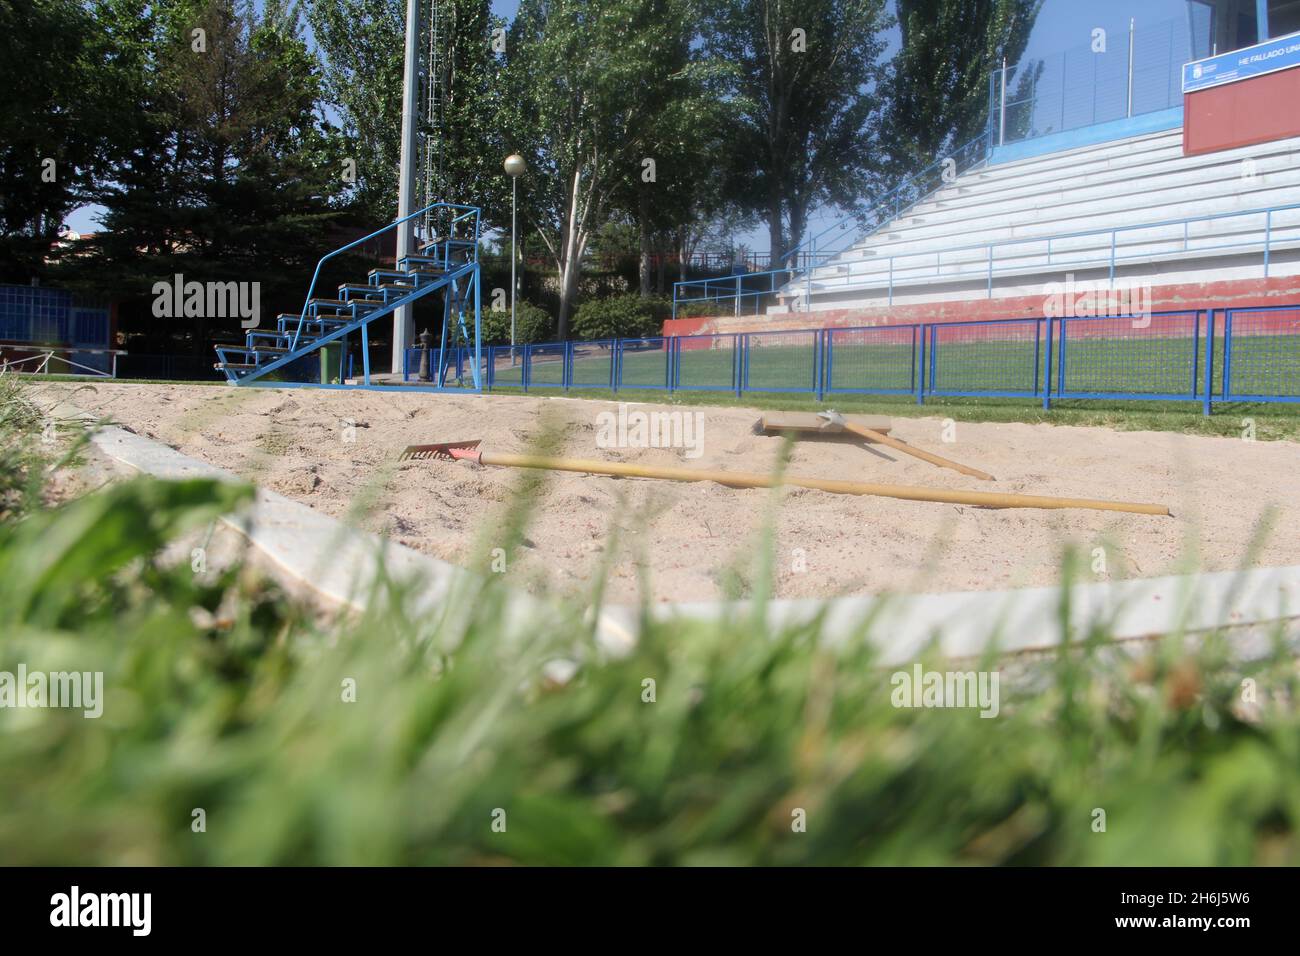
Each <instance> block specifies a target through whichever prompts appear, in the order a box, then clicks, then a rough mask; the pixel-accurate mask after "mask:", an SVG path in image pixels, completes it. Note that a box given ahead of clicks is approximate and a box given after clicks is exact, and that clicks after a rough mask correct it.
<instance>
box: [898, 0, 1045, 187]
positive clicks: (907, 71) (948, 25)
mask: <svg viewBox="0 0 1300 956" xmlns="http://www.w3.org/2000/svg"><path fill="white" fill-rule="evenodd" d="M1042 5H1043V0H898V21H899V27H900V29H901V32H902V48H901V49H900V50H899V52H898V55H897V58H896V60H895V62H894V69H893V80H892V87H893V88H892V91H891V102H890V120H889V128H890V131H891V135H890V137H889V141H888V145H889V146H890V147H891V149H892V150H893V151H895V152H896V153H897V155H896V157H895V165H896V166H897V167H898V170H899V173H900V174H904V173H914V172H916V171H917V168H918V166H927V165H929V164H930V163H933V162H934V161H935V160H936V159H937V158H938V157H939V155H940V153H941V151H942V150H944V149H950V148H954V147H957V146H960V145H962V144H964V143H967V142H969V141H970V140H972V139H974V138H975V137H976V136H978V135H979V134H980V133H981V132H982V131H983V129H984V125H985V122H986V120H987V116H988V96H989V92H988V91H989V87H988V83H989V74H990V72H992V71H993V70H994V69H995V68H997V66H998V65H999V64H1001V62H1002V58H1003V57H1005V58H1006V59H1007V62H1008V63H1011V64H1015V63H1016V62H1017V61H1018V60H1019V58H1020V55H1021V54H1022V53H1023V52H1024V49H1025V45H1026V44H1027V43H1028V42H1029V34H1030V33H1031V32H1032V30H1033V28H1034V23H1035V22H1036V21H1037V19H1038V13H1039V10H1040V9H1041V8H1042Z"/></svg>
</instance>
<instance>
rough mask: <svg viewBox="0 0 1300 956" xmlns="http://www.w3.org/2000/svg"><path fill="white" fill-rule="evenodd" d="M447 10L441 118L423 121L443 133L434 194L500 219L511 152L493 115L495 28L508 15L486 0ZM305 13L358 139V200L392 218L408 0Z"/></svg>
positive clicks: (347, 3) (460, 1)
mask: <svg viewBox="0 0 1300 956" xmlns="http://www.w3.org/2000/svg"><path fill="white" fill-rule="evenodd" d="M440 11H441V14H442V18H443V19H442V22H441V23H440V24H439V32H440V34H441V42H442V46H443V50H444V51H445V54H446V56H445V59H444V62H443V64H442V75H441V79H442V90H443V99H442V103H441V107H440V110H439V114H438V118H439V123H440V126H439V129H438V130H436V131H433V130H430V129H428V128H426V127H425V126H424V125H423V124H422V125H421V132H422V133H434V132H436V136H434V139H433V145H434V167H435V171H436V173H437V175H436V176H435V181H434V183H433V188H432V191H431V193H432V196H433V197H434V198H435V199H442V200H447V201H451V202H461V203H470V204H473V205H480V206H485V207H487V209H488V211H489V216H490V217H492V218H494V220H495V221H496V222H498V223H499V222H501V221H502V210H503V209H504V210H505V214H506V217H507V219H506V221H508V215H509V207H508V195H509V190H508V188H507V187H506V185H505V182H504V180H505V176H504V174H503V173H502V172H501V161H502V160H503V159H504V158H505V155H506V154H505V153H504V152H502V147H501V141H502V136H501V133H500V131H499V129H498V128H497V126H496V125H495V123H494V121H495V119H496V113H497V106H496V102H497V99H498V97H499V87H498V82H497V78H498V75H499V72H500V63H499V62H498V58H497V56H496V55H495V54H494V53H493V51H492V46H491V38H492V31H493V30H494V29H499V28H501V27H502V26H503V22H502V21H500V20H497V19H495V18H494V17H493V16H492V15H491V6H490V4H489V0H445V2H443V3H442V4H441V6H440ZM308 19H309V20H310V22H311V26H312V31H313V33H314V34H315V37H316V42H317V45H318V46H319V48H320V51H321V55H322V58H323V61H324V71H325V85H326V92H327V96H328V98H329V100H330V101H331V103H332V104H333V105H334V106H335V107H336V108H337V109H338V110H339V112H340V114H341V115H342V119H343V125H344V129H345V130H346V132H347V134H348V137H349V139H350V141H351V144H352V146H351V149H352V151H353V153H354V157H355V160H356V165H357V183H356V186H357V190H356V200H357V204H358V206H359V208H360V209H361V210H363V211H364V212H365V214H366V215H367V216H368V217H369V218H370V219H371V220H372V221H380V220H382V221H385V222H387V221H391V220H392V219H393V218H395V216H394V213H395V211H396V209H397V192H398V188H397V187H398V174H399V165H400V157H401V131H402V72H403V58H404V50H405V48H404V44H405V36H406V0H314V2H313V3H312V4H311V6H310V9H309V13H308ZM425 28H426V29H428V24H426V25H425ZM426 82H427V80H426ZM426 90H427V87H426ZM421 113H423V110H422V111H421ZM421 157H422V159H423V157H424V154H423V153H422V154H421Z"/></svg>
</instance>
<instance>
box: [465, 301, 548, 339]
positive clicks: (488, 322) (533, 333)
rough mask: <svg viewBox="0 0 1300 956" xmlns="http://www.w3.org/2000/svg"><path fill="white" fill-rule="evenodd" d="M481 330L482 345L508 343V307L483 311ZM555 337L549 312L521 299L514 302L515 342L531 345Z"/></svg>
mask: <svg viewBox="0 0 1300 956" xmlns="http://www.w3.org/2000/svg"><path fill="white" fill-rule="evenodd" d="M481 332H482V335H483V344H484V345H509V344H510V308H509V306H507V307H506V309H505V310H504V311H501V312H494V311H492V310H491V309H485V310H484V311H483V319H482V326H481ZM554 337H555V321H554V320H553V319H552V318H551V316H550V313H548V312H547V311H546V310H545V309H543V308H541V307H540V306H536V305H533V304H532V303H531V302H524V301H522V300H520V301H517V302H516V303H515V343H516V344H517V345H531V344H532V343H534V342H550V341H553V340H554Z"/></svg>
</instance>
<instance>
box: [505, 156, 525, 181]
mask: <svg viewBox="0 0 1300 956" xmlns="http://www.w3.org/2000/svg"><path fill="white" fill-rule="evenodd" d="M505 167H506V175H507V176H509V177H510V178H511V179H518V178H519V177H520V176H522V175H523V174H524V170H526V169H527V168H528V163H527V162H526V161H525V160H524V158H523V157H522V156H520V155H519V154H518V153H511V154H510V155H509V156H507V157H506V161H505Z"/></svg>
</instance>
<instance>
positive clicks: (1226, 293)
mask: <svg viewBox="0 0 1300 956" xmlns="http://www.w3.org/2000/svg"><path fill="white" fill-rule="evenodd" d="M1297 304H1300V276H1277V277H1274V278H1271V279H1232V280H1226V281H1222V282H1192V283H1184V284H1181V285H1164V286H1155V287H1154V288H1152V290H1151V311H1152V312H1173V311H1177V310H1180V309H1226V308H1247V307H1251V306H1269V305H1297ZM1043 309H1044V300H1043V296H1041V295H1036V296H1029V297H1024V298H1005V299H973V300H967V301H964V302H927V303H921V304H919V305H895V306H880V307H877V308H869V309H827V310H826V311H822V312H789V313H781V314H778V315H742V316H734V315H723V316H717V317H714V318H692V319H669V320H668V321H666V322H665V323H664V330H663V334H664V335H696V334H708V333H718V332H723V333H725V332H779V331H782V330H791V329H821V328H842V329H848V328H861V327H871V326H877V325H912V324H917V323H922V322H972V321H985V320H989V319H1013V318H1027V317H1032V316H1041V315H1042V314H1043ZM683 347H685V345H683Z"/></svg>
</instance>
